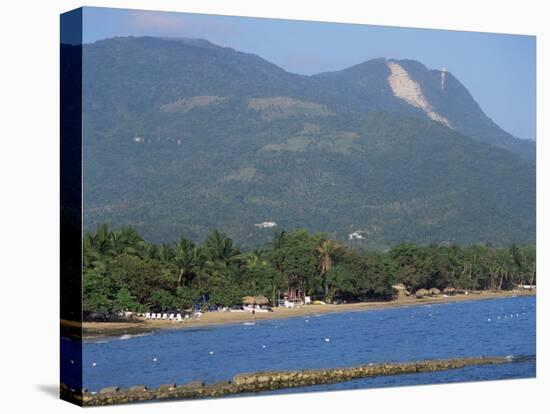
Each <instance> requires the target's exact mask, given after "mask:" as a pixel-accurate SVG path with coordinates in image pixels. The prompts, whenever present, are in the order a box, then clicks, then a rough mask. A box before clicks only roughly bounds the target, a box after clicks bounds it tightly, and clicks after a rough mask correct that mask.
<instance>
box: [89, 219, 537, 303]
mask: <svg viewBox="0 0 550 414" xmlns="http://www.w3.org/2000/svg"><path fill="white" fill-rule="evenodd" d="M535 255H536V252H535V246H534V245H526V246H517V245H515V244H512V245H511V246H509V247H506V248H501V247H498V248H497V247H493V246H491V245H472V246H468V247H461V246H459V245H449V244H440V245H435V244H432V245H418V244H415V243H400V244H397V245H395V246H394V247H392V248H391V249H389V250H386V251H374V250H362V249H357V248H354V247H353V246H350V245H345V244H344V243H342V242H339V241H337V240H332V239H330V238H328V237H327V236H326V235H325V234H322V233H315V234H312V233H309V232H308V231H306V230H292V231H284V230H277V231H275V232H274V233H273V237H272V239H271V241H270V242H269V243H267V244H265V245H263V246H262V247H260V248H256V249H254V250H248V251H246V250H244V249H242V248H241V247H239V246H237V245H236V244H235V243H234V242H233V240H232V239H231V238H229V237H228V236H227V235H226V234H223V233H221V232H219V231H217V230H213V231H211V232H210V233H209V235H208V237H207V238H206V239H205V240H204V241H203V242H202V243H199V244H197V243H195V242H194V241H192V240H190V239H187V238H185V237H181V238H180V239H179V240H178V241H177V242H176V243H172V244H169V243H162V244H154V243H149V242H147V241H145V240H144V239H143V238H142V237H141V236H140V235H139V234H138V233H137V232H136V230H135V229H133V228H132V227H129V226H126V227H121V228H119V229H116V230H110V229H109V227H108V226H107V224H102V225H100V226H99V227H98V228H97V230H96V231H95V232H90V233H87V234H86V235H85V236H84V240H83V270H84V279H83V293H84V311H85V312H101V313H103V314H108V313H112V312H116V311H123V310H131V311H146V310H159V311H161V310H168V309H189V308H192V307H195V306H208V305H222V306H231V305H234V304H240V303H242V298H243V296H245V295H253V296H255V295H263V296H265V297H267V298H269V299H270V301H271V303H272V304H276V302H277V299H278V298H279V295H280V294H281V293H282V292H285V291H287V290H288V289H289V288H291V289H299V290H300V291H301V292H304V294H306V295H309V296H311V297H312V298H314V299H319V300H324V301H326V302H333V301H334V300H335V299H339V300H347V301H368V300H389V299H392V298H393V297H394V296H395V294H396V291H395V290H394V288H393V287H392V286H394V285H395V284H397V283H401V284H403V285H405V287H406V288H407V289H408V290H410V291H411V292H415V291H417V290H419V289H421V288H438V289H444V288H446V287H454V288H456V289H468V290H485V289H492V290H507V289H513V288H514V287H515V286H516V285H518V284H530V285H532V284H535V283H536V268H535V261H536V260H535V259H536V256H535Z"/></svg>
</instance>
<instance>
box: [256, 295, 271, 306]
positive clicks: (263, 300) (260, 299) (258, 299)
mask: <svg viewBox="0 0 550 414" xmlns="http://www.w3.org/2000/svg"><path fill="white" fill-rule="evenodd" d="M254 303H256V304H257V305H267V304H268V303H269V299H268V298H266V297H265V296H262V295H260V296H254Z"/></svg>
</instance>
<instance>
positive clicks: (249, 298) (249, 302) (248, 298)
mask: <svg viewBox="0 0 550 414" xmlns="http://www.w3.org/2000/svg"><path fill="white" fill-rule="evenodd" d="M243 303H244V304H245V305H253V304H255V303H256V298H255V297H254V296H245V297H244V298H243Z"/></svg>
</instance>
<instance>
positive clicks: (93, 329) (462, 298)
mask: <svg viewBox="0 0 550 414" xmlns="http://www.w3.org/2000/svg"><path fill="white" fill-rule="evenodd" d="M519 296H536V291H519V292H518V291H516V292H514V291H506V292H497V291H481V292H475V293H470V294H468V295H464V294H461V295H453V296H447V297H444V296H436V297H429V298H422V299H416V298H415V297H406V298H402V299H398V300H392V301H387V302H361V303H350V304H340V305H332V304H327V305H307V306H302V307H299V308H293V309H288V308H273V312H269V313H258V312H257V313H256V315H255V319H253V317H252V314H251V313H250V312H207V313H205V314H204V315H203V316H201V318H200V319H194V320H184V321H183V322H175V321H167V320H160V321H158V320H144V319H141V320H138V321H129V322H83V323H82V324H81V323H79V322H72V321H66V320H62V321H61V332H62V334H66V335H68V336H73V337H74V336H76V337H79V336H80V335H79V332H78V331H80V329H82V331H81V332H82V339H83V340H89V339H97V338H103V337H110V336H120V335H132V334H133V335H136V334H141V333H150V332H155V331H159V330H163V329H190V328H197V327H205V326H222V325H231V324H238V323H244V322H254V321H262V320H274V319H287V318H295V317H300V316H307V315H315V314H325V313H341V312H359V311H367V310H375V309H386V308H397V307H406V306H422V305H432V304H438V303H453V302H469V301H475V300H484V299H500V298H503V299H504V298H511V297H519ZM75 331H77V332H75Z"/></svg>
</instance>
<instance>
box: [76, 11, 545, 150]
mask: <svg viewBox="0 0 550 414" xmlns="http://www.w3.org/2000/svg"><path fill="white" fill-rule="evenodd" d="M129 35H134V36H144V35H148V36H165V37H194V38H205V39H208V40H209V41H211V42H212V43H215V44H218V45H221V46H228V47H232V48H234V49H237V50H240V51H243V52H248V53H254V54H257V55H259V56H261V57H263V58H264V59H266V60H268V61H270V62H273V63H275V64H276V65H278V66H281V67H282V68H284V69H286V70H287V71H290V72H295V73H301V74H306V75H309V74H314V73H319V72H325V71H332V70H339V69H343V68H345V67H348V66H351V65H354V64H357V63H361V62H364V61H365V60H368V59H373V58H377V57H386V58H395V59H405V58H406V59H415V60H418V61H420V62H422V63H424V64H425V65H426V66H427V67H428V68H430V69H440V68H442V67H445V68H446V70H447V71H449V72H451V73H453V75H455V76H456V77H457V78H458V79H459V80H460V81H461V82H462V83H463V84H464V85H465V86H466V87H467V88H468V89H469V91H470V92H471V93H472V95H473V96H474V98H475V99H476V100H477V102H478V103H479V104H480V106H481V107H482V108H483V110H484V111H485V113H486V114H487V115H488V116H489V117H491V118H492V119H493V120H494V121H495V122H496V123H497V124H499V125H500V126H501V127H502V128H504V129H505V130H506V131H508V132H510V133H511V134H513V135H515V136H518V137H520V138H529V139H534V138H535V131H536V125H535V124H536V121H535V115H536V111H535V107H536V72H535V70H536V61H535V57H536V52H535V51H536V40H535V37H534V36H524V35H508V34H493V33H477V32H459V31H444V30H430V29H407V28H399V27H389V26H370V25H357V24H341V23H321V22H305V21H295V20H281V19H259V18H248V17H231V16H215V15H201V14H188V13H173V12H155V11H140V10H125V9H107V8H85V9H84V34H83V36H84V42H85V43H90V42H94V41H96V40H100V39H105V38H110V37H114V36H129Z"/></svg>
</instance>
